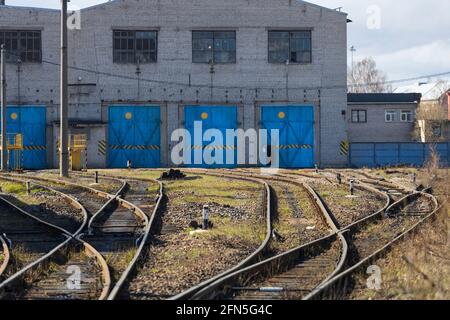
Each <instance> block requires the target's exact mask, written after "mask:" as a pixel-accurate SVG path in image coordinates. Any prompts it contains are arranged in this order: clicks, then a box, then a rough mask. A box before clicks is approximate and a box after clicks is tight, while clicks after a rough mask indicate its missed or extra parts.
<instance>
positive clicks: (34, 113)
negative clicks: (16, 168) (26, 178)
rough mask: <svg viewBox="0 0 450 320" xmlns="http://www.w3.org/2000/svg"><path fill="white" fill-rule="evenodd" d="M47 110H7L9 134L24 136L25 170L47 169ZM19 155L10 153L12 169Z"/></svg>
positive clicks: (38, 108)
mask: <svg viewBox="0 0 450 320" xmlns="http://www.w3.org/2000/svg"><path fill="white" fill-rule="evenodd" d="M46 119H47V116H46V108H45V107H44V106H20V107H19V106H11V107H8V110H7V120H6V121H7V125H6V127H7V130H6V131H7V133H8V134H17V133H20V134H22V136H23V148H24V149H23V152H21V157H22V159H21V164H22V167H23V169H27V170H40V169H47V139H46ZM17 156H19V153H13V152H11V153H10V159H9V164H10V169H13V168H12V165H13V164H14V163H16V161H17V160H18V159H15V157H17Z"/></svg>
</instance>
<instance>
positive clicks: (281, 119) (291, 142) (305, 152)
mask: <svg viewBox="0 0 450 320" xmlns="http://www.w3.org/2000/svg"><path fill="white" fill-rule="evenodd" d="M261 128H262V129H267V130H268V135H269V144H270V141H271V137H270V130H273V129H278V130H279V136H280V146H279V149H280V150H279V154H280V167H281V168H312V167H314V107H312V106H262V107H261Z"/></svg>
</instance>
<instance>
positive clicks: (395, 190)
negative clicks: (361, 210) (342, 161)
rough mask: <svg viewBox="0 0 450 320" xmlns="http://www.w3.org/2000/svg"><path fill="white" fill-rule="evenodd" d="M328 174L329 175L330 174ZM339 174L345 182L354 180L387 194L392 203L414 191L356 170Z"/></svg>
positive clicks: (335, 172)
mask: <svg viewBox="0 0 450 320" xmlns="http://www.w3.org/2000/svg"><path fill="white" fill-rule="evenodd" d="M338 172H339V171H334V172H332V174H337V173H338ZM328 173H329V174H330V172H328ZM341 173H342V174H343V175H344V177H345V178H346V180H347V181H348V180H356V181H357V182H359V183H364V184H368V185H371V186H372V187H374V188H376V189H378V190H379V191H381V192H384V193H387V194H388V195H389V197H390V198H391V200H392V201H393V202H395V201H397V200H399V199H400V198H402V197H404V196H406V195H408V194H411V193H412V192H414V191H415V190H413V189H407V188H405V187H404V186H399V185H396V184H394V183H391V182H388V181H386V180H385V179H380V178H377V177H374V176H372V175H369V174H367V173H363V172H359V171H356V170H343V171H341Z"/></svg>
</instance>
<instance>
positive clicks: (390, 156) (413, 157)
mask: <svg viewBox="0 0 450 320" xmlns="http://www.w3.org/2000/svg"><path fill="white" fill-rule="evenodd" d="M433 146H434V147H435V148H436V151H437V153H438V154H439V157H440V162H441V164H442V165H443V166H447V167H448V166H449V165H450V142H446V143H351V144H350V154H349V166H350V167H356V168H361V167H368V168H374V167H389V166H413V167H419V166H423V165H424V163H425V162H426V161H427V160H428V159H429V158H430V154H431V150H432V147H433Z"/></svg>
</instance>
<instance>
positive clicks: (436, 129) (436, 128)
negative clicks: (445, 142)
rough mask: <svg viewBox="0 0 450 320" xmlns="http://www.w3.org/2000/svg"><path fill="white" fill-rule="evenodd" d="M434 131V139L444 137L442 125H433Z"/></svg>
mask: <svg viewBox="0 0 450 320" xmlns="http://www.w3.org/2000/svg"><path fill="white" fill-rule="evenodd" d="M432 130H433V137H435V138H440V137H441V136H442V128H441V126H440V125H438V124H435V125H433V128H432Z"/></svg>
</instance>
